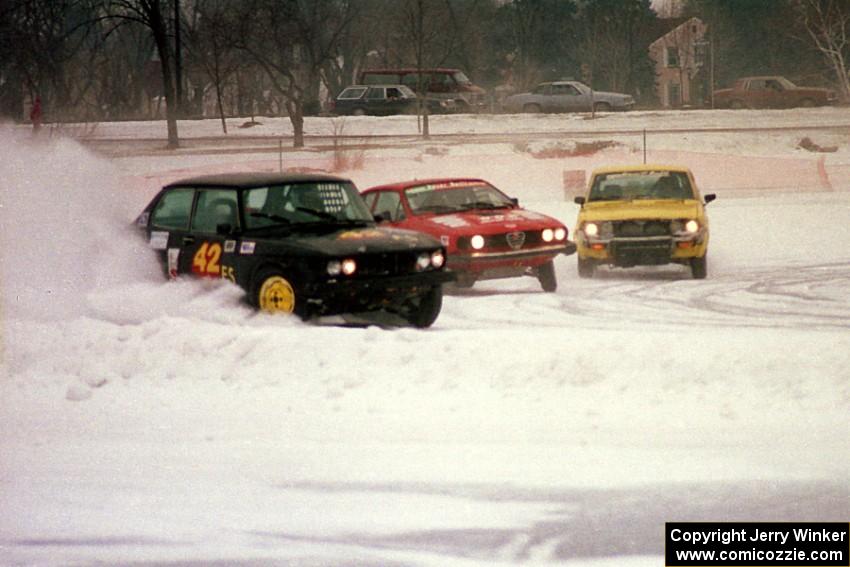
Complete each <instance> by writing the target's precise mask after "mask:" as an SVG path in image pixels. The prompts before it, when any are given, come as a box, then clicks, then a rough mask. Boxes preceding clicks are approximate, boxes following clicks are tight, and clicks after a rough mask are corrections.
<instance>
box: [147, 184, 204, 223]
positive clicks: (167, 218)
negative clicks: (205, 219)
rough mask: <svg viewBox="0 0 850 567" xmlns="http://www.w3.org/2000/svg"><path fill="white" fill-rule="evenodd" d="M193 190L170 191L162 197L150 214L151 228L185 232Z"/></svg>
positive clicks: (193, 194)
mask: <svg viewBox="0 0 850 567" xmlns="http://www.w3.org/2000/svg"><path fill="white" fill-rule="evenodd" d="M194 196H195V190H194V189H188V188H186V189H172V190H171V191H169V192H168V193H166V194H165V195H163V196H162V198H161V199H160V200H159V202H158V203H157V204H156V207H155V208H154V210H153V213H152V214H151V226H152V227H154V228H170V229H175V230H186V229H188V228H189V212H190V211H191V210H192V199H193V198H194Z"/></svg>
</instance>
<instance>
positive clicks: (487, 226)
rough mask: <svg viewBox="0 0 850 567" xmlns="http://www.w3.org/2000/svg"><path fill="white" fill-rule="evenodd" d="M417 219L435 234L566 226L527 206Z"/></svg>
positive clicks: (494, 231)
mask: <svg viewBox="0 0 850 567" xmlns="http://www.w3.org/2000/svg"><path fill="white" fill-rule="evenodd" d="M417 220H418V221H419V223H417V224H421V225H422V226H423V227H427V229H428V230H427V231H428V232H431V233H432V234H482V235H486V234H498V233H502V232H505V231H506V230H522V231H528V230H542V229H544V228H547V227H548V228H555V227H558V226H564V225H563V223H561V222H559V221H557V220H555V219H553V218H552V217H548V216H546V215H543V214H540V213H535V212H534V211H527V210H525V209H497V210H492V211H489V210H478V211H465V212H460V213H447V214H436V215H425V216H420V217H417Z"/></svg>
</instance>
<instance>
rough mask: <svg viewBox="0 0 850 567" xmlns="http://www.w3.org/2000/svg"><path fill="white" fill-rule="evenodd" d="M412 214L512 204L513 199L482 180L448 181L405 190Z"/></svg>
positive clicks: (498, 206) (450, 211) (494, 207)
mask: <svg viewBox="0 0 850 567" xmlns="http://www.w3.org/2000/svg"><path fill="white" fill-rule="evenodd" d="M404 193H405V195H407V202H408V203H409V204H410V208H411V210H412V211H413V214H416V215H420V214H423V213H456V212H460V211H468V210H472V209H503V208H505V207H513V206H514V203H513V201H511V199H510V198H509V197H508V196H507V195H505V194H504V193H502V192H501V191H499V190H498V189H496V188H495V187H493V186H492V185H489V184H487V183H485V182H483V181H449V182H445V183H432V184H428V185H418V186H416V187H411V188H409V189H406V190H405V192H404Z"/></svg>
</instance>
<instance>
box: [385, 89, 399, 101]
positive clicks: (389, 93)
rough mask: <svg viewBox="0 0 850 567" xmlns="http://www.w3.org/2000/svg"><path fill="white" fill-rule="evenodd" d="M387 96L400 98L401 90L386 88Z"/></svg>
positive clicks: (391, 98) (393, 98) (392, 98)
mask: <svg viewBox="0 0 850 567" xmlns="http://www.w3.org/2000/svg"><path fill="white" fill-rule="evenodd" d="M387 98H388V99H390V100H395V99H399V98H401V91H399V90H398V89H396V88H387Z"/></svg>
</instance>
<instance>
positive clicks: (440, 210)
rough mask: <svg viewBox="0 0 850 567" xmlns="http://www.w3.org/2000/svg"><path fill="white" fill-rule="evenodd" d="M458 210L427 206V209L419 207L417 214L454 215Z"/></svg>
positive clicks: (443, 206)
mask: <svg viewBox="0 0 850 567" xmlns="http://www.w3.org/2000/svg"><path fill="white" fill-rule="evenodd" d="M457 210H458V209H457V208H455V207H452V206H450V205H428V206H427V207H419V209H417V212H425V213H454V212H456V211H457Z"/></svg>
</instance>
